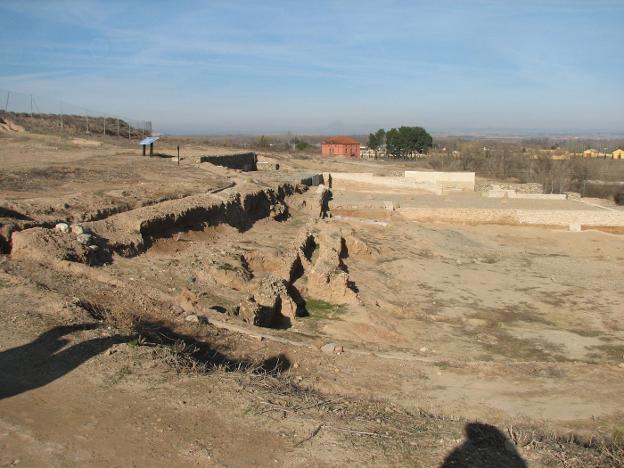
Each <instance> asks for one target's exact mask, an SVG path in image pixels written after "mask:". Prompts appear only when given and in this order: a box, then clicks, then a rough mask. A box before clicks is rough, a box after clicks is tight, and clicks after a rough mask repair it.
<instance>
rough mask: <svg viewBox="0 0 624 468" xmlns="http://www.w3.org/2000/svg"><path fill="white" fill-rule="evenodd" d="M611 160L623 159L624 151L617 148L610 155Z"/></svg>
mask: <svg viewBox="0 0 624 468" xmlns="http://www.w3.org/2000/svg"><path fill="white" fill-rule="evenodd" d="M611 156H612V157H613V159H624V149H622V148H618V149H616V150H615V151H614V152H613V153H611Z"/></svg>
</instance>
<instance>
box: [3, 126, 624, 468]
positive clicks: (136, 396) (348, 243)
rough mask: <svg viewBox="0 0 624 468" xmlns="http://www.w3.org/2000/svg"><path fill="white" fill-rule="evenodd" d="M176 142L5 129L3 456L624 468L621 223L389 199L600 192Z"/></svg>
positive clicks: (469, 201)
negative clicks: (474, 211) (231, 165)
mask: <svg viewBox="0 0 624 468" xmlns="http://www.w3.org/2000/svg"><path fill="white" fill-rule="evenodd" d="M180 143H182V146H181V154H182V160H181V161H180V164H179V165H178V164H177V162H176V161H175V160H172V159H171V156H173V155H175V154H176V153H175V147H176V146H177V145H178V144H180ZM156 150H157V152H158V154H159V156H157V157H153V158H148V157H142V156H140V149H139V148H138V147H137V146H136V145H132V142H128V141H127V140H117V139H114V138H112V137H110V138H99V139H98V138H95V137H93V138H87V137H85V138H84V139H77V138H64V137H62V136H44V135H35V134H31V133H28V132H25V131H20V132H15V131H13V132H9V131H4V132H3V133H0V159H1V160H2V161H3V165H2V168H0V210H1V211H0V225H1V226H0V235H2V236H3V242H2V251H3V254H2V255H1V257H0V296H1V300H0V323H1V324H2V326H1V327H0V466H12V465H17V464H20V465H22V466H250V465H253V466H345V465H358V466H359V465H363V466H380V465H384V466H387V465H389V466H445V467H446V466H449V467H450V466H518V467H521V466H622V463H623V460H624V458H623V457H624V455H623V454H624V416H623V414H622V410H621V408H623V407H624V292H623V291H622V289H621V288H618V286H617V285H618V279H619V278H621V277H622V276H623V273H624V267H623V266H622V265H624V262H623V260H624V253H623V250H622V246H623V240H624V237H622V235H618V234H613V233H608V232H602V231H597V230H586V231H583V232H567V231H565V230H560V229H546V228H541V227H527V226H510V225H495V224H488V225H469V224H448V223H435V222H426V223H424V222H415V221H411V220H409V219H408V218H406V217H404V216H402V215H401V213H400V210H397V211H392V210H387V209H385V208H384V202H385V201H387V200H393V201H395V202H397V203H398V204H400V206H402V207H403V206H406V207H409V206H413V207H419V206H426V207H438V206H439V207H448V206H452V207H462V206H468V205H470V206H474V205H478V207H479V208H488V207H490V206H491V207H497V206H499V205H500V204H508V203H514V204H522V206H521V207H522V208H526V206H525V205H526V204H528V205H529V206H539V208H544V207H546V208H548V209H553V210H559V209H561V210H570V209H579V208H578V205H583V209H587V210H599V209H601V208H600V207H596V206H590V205H587V204H582V203H580V202H573V201H570V202H567V201H566V202H561V203H555V202H543V201H535V204H534V205H533V204H532V203H533V202H534V201H530V200H522V201H520V200H494V199H484V198H480V197H478V196H477V195H476V194H464V193H451V194H445V195H442V196H434V195H427V194H417V193H409V192H400V191H385V192H384V191H383V190H382V191H379V190H375V191H370V190H358V188H357V187H350V186H342V187H335V188H334V189H333V190H332V191H331V192H329V191H327V190H326V188H325V189H323V188H318V187H316V186H311V187H309V186H308V185H306V183H305V180H306V177H307V176H308V175H310V174H315V173H320V172H327V171H341V170H342V171H348V172H374V173H379V174H381V175H383V174H387V175H389V174H393V173H396V172H397V171H400V170H401V168H402V167H403V166H402V165H401V164H400V163H390V162H383V161H366V162H357V161H350V160H331V161H328V160H323V159H321V158H320V156H318V157H317V156H314V155H300V156H297V157H293V156H292V155H287V154H260V158H261V159H264V160H267V161H273V162H279V164H280V170H279V171H266V172H265V171H259V172H248V173H244V172H240V171H236V170H231V169H226V168H222V167H217V166H213V165H212V164H209V163H202V164H199V163H197V162H196V158H197V156H199V155H202V154H227V153H232V152H237V151H232V149H227V148H216V147H208V146H202V144H201V143H200V142H198V141H195V140H189V141H187V140H184V139H181V140H174V139H163V141H162V142H159V143H158V144H157V148H156ZM519 206H520V205H519ZM57 223H67V224H68V225H76V224H79V225H80V231H71V229H72V228H70V232H63V231H59V230H57V229H55V228H54V226H55V225H56V224H57ZM81 231H84V232H85V233H86V234H87V237H86V238H85V239H87V240H86V241H85V242H84V243H82V241H81V238H80V236H81V235H83V234H81V233H80V232H81Z"/></svg>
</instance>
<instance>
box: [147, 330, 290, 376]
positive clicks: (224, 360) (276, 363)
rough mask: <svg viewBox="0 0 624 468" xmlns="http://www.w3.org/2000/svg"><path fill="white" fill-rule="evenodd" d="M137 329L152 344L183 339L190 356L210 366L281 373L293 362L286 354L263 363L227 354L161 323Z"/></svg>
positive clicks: (167, 343)
mask: <svg viewBox="0 0 624 468" xmlns="http://www.w3.org/2000/svg"><path fill="white" fill-rule="evenodd" d="M136 329H137V332H138V333H139V335H141V336H143V337H144V338H146V339H147V340H148V341H149V342H150V343H151V344H153V345H163V346H171V345H173V344H175V343H178V342H183V343H184V344H185V349H186V350H188V354H189V356H190V357H191V358H192V359H194V360H195V361H196V362H197V363H198V364H201V365H203V366H204V367H206V368H207V369H210V368H211V367H215V366H218V367H221V368H222V369H224V370H226V371H231V372H232V371H238V370H247V371H253V372H256V373H268V374H279V373H282V372H284V371H286V370H288V369H289V368H290V365H291V363H290V360H289V359H288V358H287V357H286V356H285V355H284V354H278V355H276V356H273V357H270V358H267V359H265V360H264V361H262V362H254V361H251V360H246V359H237V358H232V357H228V356H226V355H225V354H224V353H222V352H221V351H219V350H217V349H215V348H214V347H213V346H212V345H210V344H209V343H207V342H205V341H201V340H198V339H197V338H196V337H194V336H190V335H186V334H182V333H178V332H176V331H174V330H172V329H171V328H170V327H168V326H167V325H165V324H164V323H161V322H154V321H148V322H140V323H138V324H136Z"/></svg>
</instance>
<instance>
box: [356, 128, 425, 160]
mask: <svg viewBox="0 0 624 468" xmlns="http://www.w3.org/2000/svg"><path fill="white" fill-rule="evenodd" d="M432 146H433V138H432V137H431V135H429V133H428V132H427V130H425V129H424V128H422V127H405V126H403V127H399V128H398V129H397V128H392V129H390V130H388V131H385V130H384V129H383V128H380V129H379V130H377V131H376V132H375V133H371V134H369V135H368V147H369V148H370V149H372V150H373V151H375V152H378V151H380V150H381V149H383V148H385V150H386V157H393V158H410V157H413V156H414V155H415V154H423V153H426V152H427V151H428V150H429V148H431V147H432Z"/></svg>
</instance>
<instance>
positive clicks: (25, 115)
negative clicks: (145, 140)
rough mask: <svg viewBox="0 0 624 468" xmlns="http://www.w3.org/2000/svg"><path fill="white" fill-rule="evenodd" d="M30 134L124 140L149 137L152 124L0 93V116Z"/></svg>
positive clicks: (44, 99) (30, 96) (45, 99)
mask: <svg viewBox="0 0 624 468" xmlns="http://www.w3.org/2000/svg"><path fill="white" fill-rule="evenodd" d="M2 114H4V115H8V116H10V117H11V119H12V120H13V121H14V122H15V123H16V124H18V125H23V126H24V127H26V128H31V129H34V130H44V129H45V130H46V131H52V132H60V133H71V134H79V133H84V134H100V135H110V136H118V137H125V138H128V139H132V138H137V137H145V136H150V135H151V134H152V122H151V121H149V120H137V119H129V118H127V117H122V116H119V115H113V114H108V113H106V112H101V111H97V110H94V109H90V108H86V107H82V106H77V105H75V104H72V103H70V102H67V101H62V100H59V99H53V98H49V97H43V96H36V95H33V94H25V93H19V92H16V91H11V90H7V89H0V115H2Z"/></svg>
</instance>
